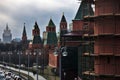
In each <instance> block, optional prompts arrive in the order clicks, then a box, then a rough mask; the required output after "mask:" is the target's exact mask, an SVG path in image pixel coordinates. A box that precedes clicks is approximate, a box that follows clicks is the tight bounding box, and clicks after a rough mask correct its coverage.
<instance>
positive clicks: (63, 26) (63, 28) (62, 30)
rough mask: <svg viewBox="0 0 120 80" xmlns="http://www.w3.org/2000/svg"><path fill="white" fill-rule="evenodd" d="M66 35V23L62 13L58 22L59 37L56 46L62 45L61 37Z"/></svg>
mask: <svg viewBox="0 0 120 80" xmlns="http://www.w3.org/2000/svg"><path fill="white" fill-rule="evenodd" d="M66 33H67V21H66V18H65V16H64V13H63V15H62V18H61V21H60V35H59V39H58V46H63V45H64V44H63V43H62V42H63V41H62V40H63V39H62V36H63V35H64V34H66Z"/></svg>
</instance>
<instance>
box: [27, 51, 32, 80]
mask: <svg viewBox="0 0 120 80" xmlns="http://www.w3.org/2000/svg"><path fill="white" fill-rule="evenodd" d="M26 55H27V57H28V58H27V59H28V64H27V65H28V80H29V67H30V55H31V52H30V51H29V50H28V51H27V52H26Z"/></svg>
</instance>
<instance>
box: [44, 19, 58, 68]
mask: <svg viewBox="0 0 120 80" xmlns="http://www.w3.org/2000/svg"><path fill="white" fill-rule="evenodd" d="M44 35H45V37H46V39H45V40H44V47H45V49H46V53H47V54H48V55H49V58H48V59H49V63H48V64H49V66H50V67H52V68H56V67H57V57H56V56H54V54H53V52H54V47H55V46H57V35H56V26H55V24H54V22H53V20H52V19H50V20H49V23H48V26H47V27H46V32H45V33H44Z"/></svg>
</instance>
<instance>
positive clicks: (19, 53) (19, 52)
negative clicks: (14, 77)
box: [17, 51, 22, 76]
mask: <svg viewBox="0 0 120 80" xmlns="http://www.w3.org/2000/svg"><path fill="white" fill-rule="evenodd" d="M17 54H18V55H19V76H20V68H21V65H20V64H21V60H20V59H21V54H22V52H21V51H18V52H17Z"/></svg>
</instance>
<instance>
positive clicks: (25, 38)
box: [22, 23, 27, 42]
mask: <svg viewBox="0 0 120 80" xmlns="http://www.w3.org/2000/svg"><path fill="white" fill-rule="evenodd" d="M22 41H23V42H26V41H27V34H26V29H25V23H24V28H23V33H22Z"/></svg>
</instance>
